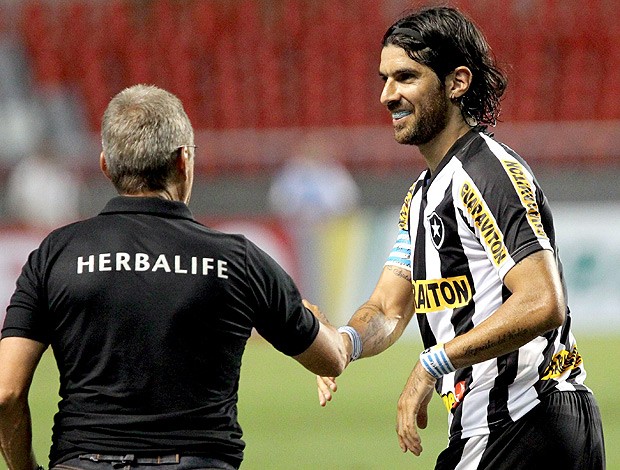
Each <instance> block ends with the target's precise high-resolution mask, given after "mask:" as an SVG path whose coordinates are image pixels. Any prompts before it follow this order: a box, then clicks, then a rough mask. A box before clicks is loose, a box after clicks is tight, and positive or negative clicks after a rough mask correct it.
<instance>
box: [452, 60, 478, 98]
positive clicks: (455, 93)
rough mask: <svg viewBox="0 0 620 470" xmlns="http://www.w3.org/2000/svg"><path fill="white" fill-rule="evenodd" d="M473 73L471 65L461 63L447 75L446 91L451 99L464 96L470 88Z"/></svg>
mask: <svg viewBox="0 0 620 470" xmlns="http://www.w3.org/2000/svg"><path fill="white" fill-rule="evenodd" d="M472 78H473V74H472V73H471V70H470V69H469V67H465V66H464V65H461V66H459V67H457V68H455V69H454V70H453V71H452V73H450V74H449V75H448V76H447V77H446V92H447V93H448V96H449V97H450V99H451V100H455V99H458V98H460V97H461V96H463V95H464V94H465V93H467V90H469V87H470V86H471V81H472Z"/></svg>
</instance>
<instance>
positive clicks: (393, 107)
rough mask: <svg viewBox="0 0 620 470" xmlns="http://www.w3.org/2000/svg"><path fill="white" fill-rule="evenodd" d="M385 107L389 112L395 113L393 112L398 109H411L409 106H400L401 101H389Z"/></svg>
mask: <svg viewBox="0 0 620 470" xmlns="http://www.w3.org/2000/svg"><path fill="white" fill-rule="evenodd" d="M386 107H387V109H388V111H389V112H391V113H395V112H398V111H411V109H409V108H406V107H402V106H401V103H400V102H398V101H394V102H390V103H388V104H387V106H386Z"/></svg>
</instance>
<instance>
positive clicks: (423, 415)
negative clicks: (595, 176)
mask: <svg viewBox="0 0 620 470" xmlns="http://www.w3.org/2000/svg"><path fill="white" fill-rule="evenodd" d="M382 44H383V48H382V51H381V62H380V67H379V74H380V76H381V78H382V79H383V82H384V86H383V92H382V94H381V102H382V103H383V105H385V107H386V108H387V110H388V111H389V113H390V114H391V116H392V125H393V128H394V135H395V138H396V140H397V141H398V142H399V143H401V144H405V145H415V146H417V147H418V149H419V150H420V152H421V154H422V156H423V157H424V160H425V162H426V165H427V167H428V168H427V169H426V170H425V171H423V172H422V174H421V175H420V176H419V178H418V179H417V180H416V181H415V182H414V183H413V185H412V186H411V188H410V190H409V192H408V194H407V196H406V197H405V202H404V204H403V206H402V211H401V213H400V223H399V227H400V230H399V233H398V238H397V241H396V244H395V245H394V248H393V251H392V253H391V254H390V256H389V258H388V260H387V262H386V264H385V267H384V269H383V272H382V274H381V276H380V278H379V281H378V284H377V286H376V288H375V290H374V291H373V293H372V294H371V297H370V299H369V300H368V301H367V302H366V303H365V304H364V305H362V307H360V308H359V310H357V312H356V313H355V314H354V315H353V316H352V318H351V319H350V321H349V322H348V325H347V326H345V327H341V331H342V333H343V336H346V337H348V338H349V340H348V341H347V348H348V351H349V354H350V360H355V359H357V358H359V357H368V356H372V355H375V354H378V353H380V352H382V351H383V350H385V349H386V348H388V347H389V346H390V345H392V344H393V343H394V342H395V341H396V340H397V339H398V338H399V337H400V336H401V334H402V332H403V330H404V329H405V327H406V325H407V324H408V322H409V321H410V319H411V318H412V317H413V315H414V313H415V314H417V315H416V317H417V320H418V323H419V327H420V332H421V336H422V339H423V342H424V345H425V347H426V348H427V349H426V350H424V351H423V352H422V353H421V354H420V356H419V360H418V361H417V363H416V364H415V366H414V368H413V370H412V372H411V375H410V376H409V378H408V380H407V382H406V385H405V387H404V390H403V392H402V394H401V396H400V399H399V401H398V411H397V433H398V441H399V444H400V447H401V449H402V451H403V452H407V451H410V452H412V453H413V454H415V455H419V454H420V452H422V444H421V439H420V435H419V431H418V428H424V427H426V424H427V419H428V417H427V405H428V403H429V400H430V399H431V396H432V391H433V389H434V390H435V391H436V392H437V393H438V394H439V395H440V397H441V399H442V400H443V402H444V404H445V406H446V408H447V410H448V416H449V442H448V446H447V448H446V449H445V451H443V452H442V453H441V454H440V455H439V457H438V459H437V463H436V468H437V469H442V470H443V469H489V470H491V469H492V470H497V469H512V470H514V469H533V468H561V469H565V470H566V469H584V470H585V469H588V470H593V469H601V468H604V466H605V459H604V443H603V432H602V425H601V417H600V413H599V410H598V407H597V404H596V402H595V399H594V397H593V395H592V392H591V391H590V390H589V389H588V388H587V387H586V386H585V385H584V379H585V376H586V372H585V369H584V363H583V359H582V357H581V355H580V353H579V350H578V348H577V345H576V341H575V338H574V336H573V334H572V332H571V317H570V312H569V309H568V307H567V305H566V300H565V292H564V290H565V286H564V283H563V279H562V273H561V265H560V262H559V259H558V252H557V249H556V246H555V233H554V229H553V220H552V216H551V211H550V208H549V204H548V202H547V200H546V198H545V196H544V194H543V192H542V190H541V188H540V186H539V184H538V182H537V181H536V179H535V178H534V176H533V174H532V171H531V169H530V168H529V167H528V165H527V164H526V163H525V162H524V161H523V159H522V158H521V157H520V156H519V155H518V154H517V153H516V152H515V151H514V150H512V149H510V148H509V147H507V146H506V145H504V144H502V143H500V142H498V141H497V140H495V139H494V138H493V136H492V135H491V134H490V133H489V132H488V131H487V126H488V125H494V124H495V122H496V119H497V117H498V114H499V102H500V98H501V96H502V94H503V92H504V90H505V87H506V79H505V76H504V75H503V73H502V72H501V71H500V70H499V69H498V68H497V66H496V65H495V62H494V60H493V58H492V56H491V52H490V50H489V46H488V44H487V43H486V41H485V39H484V37H483V35H482V34H481V32H480V31H479V30H478V28H477V27H476V26H475V25H474V24H473V23H472V22H471V21H470V20H469V19H467V18H466V17H465V16H464V15H463V14H461V13H460V12H459V11H458V10H456V9H453V8H446V7H435V8H426V9H421V10H417V11H414V12H411V13H409V14H408V15H407V16H404V17H403V18H402V19H400V20H398V21H397V22H395V23H394V24H393V25H392V26H391V27H390V28H389V29H388V30H387V32H386V33H385V35H384V37H383V43H382ZM406 360H407V361H409V359H406ZM318 387H319V401H320V403H321V405H323V406H324V405H325V404H326V402H327V401H328V400H330V399H331V398H332V393H333V392H334V391H335V390H336V384H335V381H334V380H332V379H331V378H329V377H318Z"/></svg>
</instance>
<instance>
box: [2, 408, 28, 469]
mask: <svg viewBox="0 0 620 470" xmlns="http://www.w3.org/2000/svg"><path fill="white" fill-rule="evenodd" d="M0 448H1V449H2V456H3V457H4V460H5V461H6V463H7V467H8V468H9V469H10V470H33V469H35V468H36V466H37V464H36V459H35V457H34V453H33V451H32V424H31V418H30V408H29V407H28V403H27V401H26V399H16V400H13V401H3V403H2V405H0Z"/></svg>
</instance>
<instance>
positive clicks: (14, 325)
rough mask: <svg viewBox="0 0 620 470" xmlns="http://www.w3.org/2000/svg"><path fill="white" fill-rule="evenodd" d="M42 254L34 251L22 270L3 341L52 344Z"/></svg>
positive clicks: (6, 322) (5, 321) (39, 250)
mask: <svg viewBox="0 0 620 470" xmlns="http://www.w3.org/2000/svg"><path fill="white" fill-rule="evenodd" d="M41 252H42V249H41V248H39V249H37V250H35V251H33V252H32V253H31V254H30V256H29V257H28V261H27V262H26V264H25V265H24V267H23V268H22V272H21V274H20V276H19V278H18V279H17V283H16V288H15V291H14V293H13V295H12V296H11V300H10V302H9V306H8V307H7V311H6V317H5V319H4V325H3V327H2V337H3V338H9V337H21V338H28V339H32V340H35V341H39V342H41V343H44V344H49V341H50V331H49V316H48V315H47V304H46V301H45V298H44V288H43V285H42V281H41V278H42V276H41V272H42V268H41Z"/></svg>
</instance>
